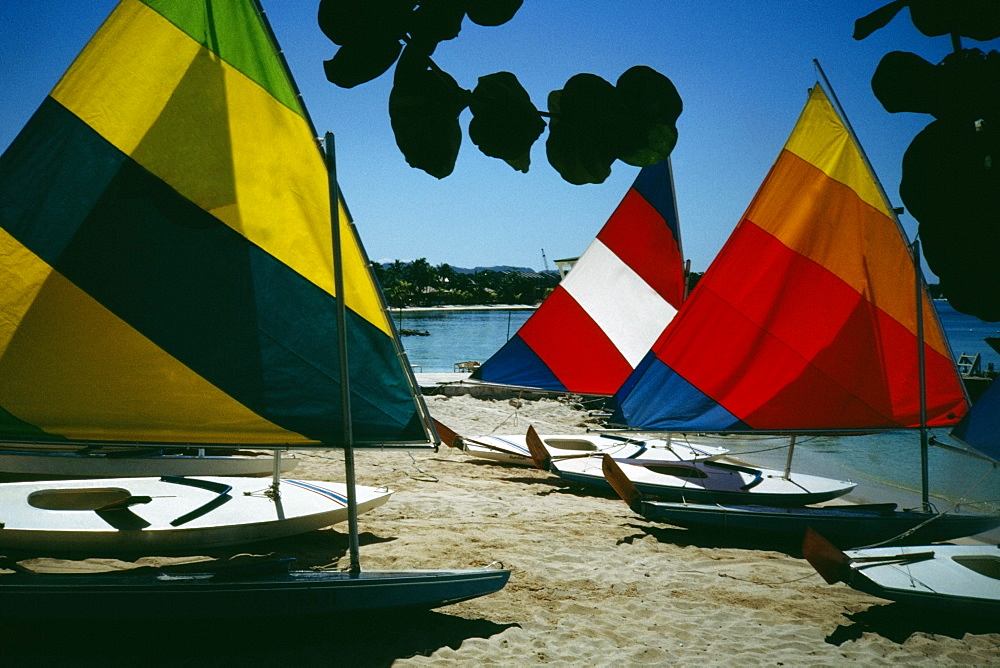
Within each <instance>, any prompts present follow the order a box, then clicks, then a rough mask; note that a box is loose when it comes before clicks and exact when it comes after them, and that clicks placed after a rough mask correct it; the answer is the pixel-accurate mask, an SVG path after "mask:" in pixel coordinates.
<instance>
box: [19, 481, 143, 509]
mask: <svg viewBox="0 0 1000 668" xmlns="http://www.w3.org/2000/svg"><path fill="white" fill-rule="evenodd" d="M132 498H135V497H133V496H132V494H131V492H129V491H128V490H127V489H122V488H121V487H80V488H77V489H40V490H38V491H37V492H32V493H31V494H29V495H28V504H29V505H30V506H32V507H34V508H41V509H42V510H100V509H102V508H106V507H109V506H115V505H118V504H122V503H125V502H127V501H128V500H129V499H132ZM145 498H146V500H147V501H146V502H148V501H149V497H145Z"/></svg>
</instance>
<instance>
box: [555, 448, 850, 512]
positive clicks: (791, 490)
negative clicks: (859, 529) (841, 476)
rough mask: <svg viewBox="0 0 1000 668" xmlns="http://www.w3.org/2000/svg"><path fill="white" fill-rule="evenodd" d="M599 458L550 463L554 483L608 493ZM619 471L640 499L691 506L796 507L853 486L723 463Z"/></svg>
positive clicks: (636, 465) (631, 466) (627, 463)
mask: <svg viewBox="0 0 1000 668" xmlns="http://www.w3.org/2000/svg"><path fill="white" fill-rule="evenodd" d="M605 458H606V456H604V457H588V458H583V459H573V460H566V461H562V462H555V461H553V462H552V463H551V464H550V470H551V471H552V472H553V473H556V474H557V475H558V476H559V477H561V478H564V479H566V480H571V481H573V482H576V483H581V484H584V485H590V486H597V487H601V488H604V489H611V488H612V485H611V483H609V482H608V480H607V478H606V476H605V473H604V460H605ZM614 461H615V462H616V463H617V464H618V465H619V470H620V471H622V474H623V475H624V476H625V477H627V478H628V479H629V480H630V481H631V483H632V484H633V485H634V486H635V487H636V489H638V490H639V492H640V493H642V494H645V495H648V496H651V497H655V498H658V499H663V500H671V501H691V502H697V503H756V504H760V505H768V506H802V505H806V504H809V503H821V502H823V501H829V500H830V499H835V498H837V497H838V496H843V495H844V494H847V493H848V492H850V491H851V490H852V489H854V487H855V484H854V483H852V482H849V481H843V480H833V479H831V478H822V477H819V476H810V475H804V474H801V473H793V474H790V475H789V476H788V477H785V476H784V475H783V474H782V472H781V471H777V470H773V469H762V468H756V467H751V466H743V465H738V464H730V463H726V462H718V461H709V462H672V461H655V460H647V459H617V458H616V459H615V460H614Z"/></svg>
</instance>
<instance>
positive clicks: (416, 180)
mask: <svg viewBox="0 0 1000 668" xmlns="http://www.w3.org/2000/svg"><path fill="white" fill-rule="evenodd" d="M262 1H263V4H264V8H265V10H266V11H267V13H268V17H269V19H270V21H271V23H272V25H273V27H274V30H275V32H276V34H277V36H278V39H279V41H280V42H281V45H282V47H283V49H284V51H285V55H286V57H287V59H288V61H289V64H290V66H291V68H292V72H293V74H294V76H295V78H296V80H297V82H298V84H299V87H300V88H301V90H302V93H303V96H304V98H305V101H306V104H307V106H308V108H309V110H310V113H311V115H312V117H313V120H314V122H315V124H316V126H317V129H318V131H319V132H320V133H323V132H325V131H327V130H329V131H332V132H334V133H335V135H336V141H337V157H338V174H339V177H340V180H341V187H342V189H343V192H344V195H345V196H346V198H347V201H348V204H349V205H350V207H351V211H352V213H353V214H354V217H355V219H356V222H357V224H358V227H359V230H360V232H361V235H362V239H363V241H364V243H365V246H366V248H367V250H368V253H369V255H370V256H371V257H372V259H374V260H393V259H401V260H410V259H415V258H420V257H425V258H427V260H428V261H429V262H431V263H432V264H440V263H443V262H447V263H450V264H452V265H455V266H462V267H472V266H477V265H494V264H513V265H519V266H529V267H533V268H536V269H541V268H543V258H542V250H543V249H544V252H545V255H546V256H547V257H548V262H549V267H550V268H554V265H553V263H552V261H553V260H555V259H558V258H563V257H572V256H576V255H578V254H580V253H582V252H583V250H584V249H585V248H586V246H587V244H589V243H590V241H591V239H592V238H593V236H594V235H595V234H596V232H597V231H598V230H599V229H600V227H601V226H602V225H603V224H604V222H605V220H606V219H607V217H608V215H609V214H610V213H611V212H612V211H613V209H614V207H615V206H616V205H617V203H618V202H619V200H620V199H621V197H622V195H623V194H624V193H625V191H626V190H627V189H628V186H629V185H630V184H631V182H632V180H633V179H634V178H635V175H636V173H637V172H638V169H637V168H635V167H631V166H629V165H625V164H623V163H621V162H617V163H615V165H614V167H613V173H612V175H611V177H610V178H608V180H607V181H605V183H603V184H601V185H589V186H573V185H570V184H567V183H565V182H564V181H562V179H561V178H560V177H559V175H558V174H557V173H556V172H555V170H553V169H552V168H551V167H550V166H549V164H548V161H547V160H546V158H545V152H544V145H543V142H542V141H539V142H538V143H536V145H535V147H534V149H533V151H532V166H531V170H530V171H529V173H528V174H521V173H519V172H515V171H514V170H512V169H511V168H510V167H508V166H507V165H506V164H505V163H503V162H501V161H499V160H495V159H492V158H487V157H486V156H484V155H482V154H481V153H480V152H479V151H478V149H477V148H476V147H475V146H474V145H472V143H471V142H470V141H469V139H468V136H467V135H466V137H465V139H464V141H463V146H462V151H461V153H460V155H459V159H458V164H457V167H456V169H455V172H454V173H453V174H452V175H451V176H449V177H447V178H445V179H443V180H438V179H435V178H434V177H431V176H429V175H427V174H425V173H424V172H422V171H419V170H415V169H413V168H411V167H409V166H408V165H407V164H406V162H405V160H404V158H403V156H402V154H401V153H399V151H398V149H397V148H396V145H395V141H394V139H393V136H392V131H391V129H390V127H389V118H388V113H387V104H388V92H389V85H390V76H389V75H383V77H382V78H380V79H377V80H375V81H373V82H371V83H368V84H364V85H362V86H358V87H356V88H354V89H348V90H345V89H340V88H337V87H336V86H334V85H332V84H330V83H328V82H327V81H326V79H325V77H324V74H323V60H325V59H327V58H330V57H331V56H332V55H333V53H334V52H335V49H336V47H335V46H334V45H333V44H331V43H330V42H329V41H328V40H327V39H326V37H325V36H324V35H323V34H322V33H321V32H320V30H319V28H318V27H317V26H316V20H315V16H316V9H317V7H318V5H319V0H282V1H281V2H277V0H271V1H268V0H262ZM885 2H886V0H870V1H869V0H836V1H835V2H829V1H825V2H824V1H817V0H769V1H767V2H759V3H750V2H746V0H717V1H715V2H708V1H702V2H694V1H692V0H575V1H574V2H567V1H566V0H525V3H524V6H523V7H522V8H521V10H520V11H519V12H518V14H517V15H516V16H515V17H514V19H513V20H512V21H511V22H509V23H508V24H506V25H504V26H501V27H498V28H480V27H478V26H474V25H472V24H471V23H469V22H468V21H466V23H465V25H464V28H463V31H462V33H461V34H460V35H459V37H458V38H457V39H455V40H452V41H450V42H445V43H442V44H441V45H440V46H439V47H438V50H437V53H436V54H435V58H436V60H437V62H438V63H439V65H440V66H441V67H442V68H443V69H445V70H446V71H448V72H449V73H451V74H452V75H453V76H454V77H455V78H456V80H457V81H458V83H459V84H460V85H462V86H463V87H465V88H472V87H474V86H475V84H476V79H477V77H479V76H482V75H485V74H490V73H493V72H497V71H503V70H506V71H511V72H513V73H514V74H516V75H517V76H518V78H519V79H520V81H521V82H522V84H523V85H524V87H525V88H526V89H527V91H528V92H529V93H530V94H531V96H532V100H533V101H534V102H535V104H536V106H539V107H540V108H544V106H545V101H546V98H547V95H548V93H549V91H551V90H553V89H557V88H561V87H562V86H563V84H564V83H565V82H566V80H567V79H568V78H569V77H570V76H572V75H573V74H576V73H579V72H590V73H594V74H597V75H600V76H602V77H604V78H605V79H607V80H609V81H611V82H614V81H615V80H616V79H617V78H618V76H619V75H621V73H622V72H624V71H625V70H626V69H628V68H629V67H631V66H633V65H648V66H650V67H652V68H654V69H656V70H658V71H659V72H661V73H663V74H665V75H666V76H668V77H670V78H671V80H672V81H673V82H674V84H675V85H676V87H677V89H678V91H679V92H680V95H681V97H682V98H683V100H684V112H683V113H682V114H681V117H680V119H679V120H678V128H679V133H680V138H679V141H678V144H677V148H676V149H675V151H674V154H673V165H674V178H675V181H676V189H677V200H678V207H679V211H680V222H681V228H682V237H683V245H684V251H685V255H686V256H687V257H689V258H690V259H691V261H692V268H693V269H694V270H695V271H704V270H705V269H706V268H707V266H708V264H709V263H710V262H711V259H712V258H713V257H714V255H715V253H716V252H718V250H719V248H720V247H721V246H722V244H723V243H724V242H725V240H726V238H727V237H728V235H729V233H730V232H731V231H732V229H733V227H734V225H735V224H736V223H737V221H738V220H739V218H740V216H741V215H742V213H743V211H744V210H745V209H746V207H747V205H748V204H749V202H750V199H751V198H752V196H753V194H754V192H755V191H756V189H757V187H758V186H759V184H760V182H761V180H762V179H763V178H764V176H765V174H766V173H767V170H768V168H769V167H770V165H771V163H772V162H773V161H774V159H775V157H776V156H777V154H778V151H779V150H780V149H781V147H782V145H783V144H784V142H785V140H786V139H787V137H788V134H789V132H790V131H791V129H792V126H793V125H794V123H795V120H796V119H797V118H798V114H799V112H800V111H801V109H802V106H803V104H804V103H805V100H806V91H807V89H808V88H809V87H810V86H811V85H812V84H813V83H814V82H815V81H816V79H817V75H816V72H815V69H814V67H813V63H812V60H813V58H817V59H819V61H820V62H821V64H822V65H823V68H824V70H825V71H826V74H827V76H828V78H829V79H830V82H831V83H832V85H833V88H834V91H835V93H836V94H837V96H838V98H839V99H840V102H841V104H842V105H843V107H844V109H845V111H846V113H847V115H848V117H849V120H850V122H851V124H852V125H853V127H854V129H855V131H856V132H857V134H858V136H859V138H860V140H861V142H862V144H863V146H864V147H865V150H866V151H867V153H868V155H869V158H870V159H871V162H872V164H873V165H874V167H875V170H876V172H877V173H878V174H879V177H880V179H881V180H882V183H883V185H884V187H885V190H886V191H887V192H888V194H889V197H890V199H892V200H893V203H894V204H895V205H901V202H900V201H899V197H898V185H899V171H900V168H899V165H900V162H901V159H902V155H903V152H904V150H905V149H906V146H907V145H908V144H909V142H910V140H911V139H912V138H913V136H914V135H915V134H916V133H917V132H919V131H920V129H922V128H923V127H924V126H925V125H926V124H927V123H928V122H929V121H930V117H928V116H924V115H920V114H889V113H887V112H886V111H884V110H883V109H882V107H881V105H880V104H879V103H878V101H877V100H876V99H875V97H874V95H873V94H872V92H871V87H870V83H869V82H870V79H871V75H872V73H873V72H874V70H875V67H876V65H877V64H878V61H879V60H880V59H881V57H882V55H884V54H885V53H887V52H889V51H893V50H905V51H914V52H916V53H918V54H920V55H922V56H923V57H924V58H926V59H928V60H930V61H932V62H937V61H939V60H940V59H941V58H942V57H943V56H944V55H945V54H946V53H947V52H948V50H949V48H950V44H949V41H948V39H947V38H944V37H939V38H933V39H931V38H927V37H924V36H923V35H921V34H920V33H918V32H917V31H916V30H915V29H914V28H913V27H912V25H911V24H910V22H909V16H908V13H906V12H904V13H902V14H901V15H900V16H897V18H896V19H895V20H894V21H893V22H892V23H891V24H890V26H888V27H887V28H885V29H883V30H881V31H879V32H877V33H875V34H874V35H872V36H871V37H869V38H868V39H866V40H863V41H861V42H856V41H854V40H853V39H852V37H851V34H852V31H853V25H854V20H855V19H856V18H858V17H860V16H863V15H865V14H867V13H868V12H870V11H872V10H873V9H875V8H877V7H879V6H881V5H883V4H885ZM115 4H116V1H115V0H88V1H87V2H79V0H44V1H41V2H40V1H38V0H4V1H3V2H0V26H2V27H3V32H4V38H3V39H2V40H0V89H2V90H3V98H2V101H0V149H3V148H6V147H7V145H8V144H9V143H10V142H11V141H12V140H13V138H14V136H15V135H16V134H17V132H18V131H19V130H20V128H21V126H22V125H23V124H24V123H25V121H26V120H27V119H28V118H29V116H30V115H31V114H32V113H33V112H34V110H35V109H36V108H37V106H38V105H39V103H40V102H41V101H42V99H43V98H44V97H45V95H47V94H48V92H49V91H50V90H51V89H52V87H53V86H54V85H55V83H56V81H57V80H58V79H59V77H60V76H61V75H62V73H63V72H64V71H65V69H66V68H67V67H68V66H69V64H70V63H71V62H72V59H73V58H74V57H75V55H76V54H77V53H78V52H79V50H80V49H81V48H82V47H83V45H84V44H85V43H86V41H87V40H88V39H89V38H90V36H91V35H92V34H93V33H94V32H95V31H96V30H97V28H98V27H99V26H100V24H101V22H102V21H103V20H104V18H105V17H106V16H107V15H108V14H109V13H110V11H111V10H112V9H113V7H114V6H115ZM968 44H969V45H970V46H978V47H979V48H983V49H984V50H985V49H990V48H994V49H995V48H998V46H1000V44H998V43H997V41H994V42H988V43H977V42H971V41H969V42H968ZM462 118H463V121H464V123H465V124H467V123H468V118H469V116H468V112H465V114H464V115H463V117H462ZM544 136H546V135H543V139H544ZM903 223H904V226H905V227H906V228H907V231H908V232H909V233H910V235H911V236H912V234H913V233H914V232H915V229H916V224H915V221H913V219H912V218H910V217H909V216H904V217H903ZM931 278H932V279H933V277H931Z"/></svg>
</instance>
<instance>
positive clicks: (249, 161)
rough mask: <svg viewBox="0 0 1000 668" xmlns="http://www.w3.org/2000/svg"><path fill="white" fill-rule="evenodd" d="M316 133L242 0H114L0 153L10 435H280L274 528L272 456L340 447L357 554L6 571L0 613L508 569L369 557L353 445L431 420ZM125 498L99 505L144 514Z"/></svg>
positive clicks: (147, 438)
mask: <svg viewBox="0 0 1000 668" xmlns="http://www.w3.org/2000/svg"><path fill="white" fill-rule="evenodd" d="M137 73H139V74H140V75H139V76H137ZM324 146H325V151H324V150H322V149H321V148H320V147H319V146H318V145H317V134H316V132H315V130H314V128H313V125H312V122H311V120H310V119H309V117H308V114H307V113H306V110H305V107H304V105H303V103H302V100H301V96H300V95H299V94H298V91H297V88H296V86H295V84H294V80H293V78H292V77H291V74H290V72H289V70H288V67H287V64H286V63H285V62H284V59H283V57H282V56H281V52H280V50H279V48H278V46H277V42H276V40H275V38H274V35H273V33H272V31H271V29H270V26H269V24H268V22H267V20H266V18H265V16H264V13H263V11H262V9H261V8H260V6H259V5H258V4H257V2H255V0H238V1H235V2H234V1H227V2H220V1H216V0H203V1H200V2H197V3H191V2H184V1H182V0H122V2H121V3H120V4H119V5H118V7H117V8H116V9H115V11H114V12H113V13H112V14H111V16H110V17H109V18H108V20H107V21H106V22H105V23H104V25H103V26H102V27H101V28H100V30H98V32H97V33H96V34H95V36H94V37H93V38H92V40H91V41H90V43H89V44H88V45H87V47H86V48H85V49H84V50H83V51H82V52H81V54H80V55H79V56H78V57H77V59H76V60H75V61H74V63H73V65H72V66H71V67H70V69H69V70H68V71H67V73H66V74H65V75H64V77H63V78H62V80H61V81H60V82H59V84H57V86H56V88H55V89H54V90H53V92H52V93H51V94H50V96H49V97H48V98H46V100H45V101H44V102H43V103H42V105H41V107H40V108H39V110H38V111H37V112H36V114H35V115H34V116H33V117H32V118H31V119H30V120H29V122H28V123H27V125H26V126H25V128H24V129H23V130H22V132H21V133H20V134H19V135H18V137H17V138H16V139H15V140H14V142H13V143H12V144H11V146H10V148H8V150H7V151H6V152H5V153H4V155H3V156H2V158H0V257H3V258H4V261H3V262H2V263H0V274H2V276H0V277H2V279H3V280H0V302H2V303H3V306H4V312H5V317H4V318H3V319H0V435H2V436H3V437H4V438H5V439H6V440H8V441H10V442H22V441H24V440H26V439H27V440H30V441H32V442H48V443H52V444H53V445H58V446H62V445H65V444H67V443H73V444H93V445H95V446H98V445H99V446H105V445H115V446H129V445H141V446H159V445H170V446H178V445H182V446H184V447H192V446H193V447H204V448H206V449H211V448H226V449H232V448H234V447H239V448H246V447H250V448H255V449H256V448H264V449H269V450H273V451H274V452H275V457H276V460H275V461H276V463H275V465H274V471H275V473H274V479H273V481H272V485H271V487H270V489H269V490H267V494H265V495H264V498H266V499H267V500H266V501H261V503H262V504H268V505H269V506H270V510H269V511H268V513H269V514H270V515H272V516H273V517H275V518H276V519H277V521H276V522H274V524H275V525H276V526H281V525H282V524H281V522H282V520H285V519H286V518H285V516H284V506H283V504H284V501H283V499H284V498H285V496H286V493H289V492H288V488H289V486H297V485H298V484H299V483H292V482H291V481H287V480H282V479H280V477H279V476H280V461H279V460H278V459H277V458H278V457H279V454H280V452H281V451H284V450H287V449H289V448H292V449H296V448H316V449H329V448H342V449H343V450H344V453H345V474H346V476H345V477H346V480H345V484H344V489H345V495H346V497H347V521H348V531H349V537H350V556H351V568H350V570H348V571H317V572H312V571H310V572H308V573H302V572H297V571H290V570H289V564H288V563H287V562H280V563H276V564H265V565H262V566H260V567H255V568H251V569H249V570H239V571H237V572H233V571H228V572H221V571H220V572H219V573H214V574H212V573H208V574H203V575H201V576H198V577H195V578H191V577H188V576H183V577H180V576H178V577H174V576H172V575H170V574H168V573H154V574H142V573H136V574H128V575H123V576H121V577H117V578H96V579H89V578H87V577H83V576H81V577H76V576H75V575H66V576H51V577H49V576H47V577H36V576H35V575H33V574H27V573H20V572H18V573H5V574H2V575H0V610H2V611H3V614H4V615H7V616H17V617H18V618H20V619H30V618H46V617H51V616H54V615H63V616H74V615H75V616H79V617H85V616H87V617H89V616H90V614H91V613H92V611H93V609H95V608H96V607H99V608H100V609H101V611H102V614H105V613H107V612H109V611H111V610H124V611H127V613H128V614H129V615H130V616H137V615H145V616H148V617H164V616H171V615H173V616H177V617H185V618H191V616H199V615H201V616H210V615H213V614H215V612H214V611H216V610H218V609H219V607H220V606H223V607H225V608H226V609H227V610H231V611H237V614H254V613H261V612H263V613H265V614H270V615H274V614H300V613H314V612H344V611H351V610H356V609H380V608H381V609H385V608H394V607H409V606H417V607H435V606H437V605H443V604H446V603H448V602H453V601H456V600H463V599H465V598H469V597H473V596H481V595H484V594H487V593H490V592H493V591H496V590H498V589H500V588H502V587H503V586H504V585H505V584H506V582H507V579H508V578H509V576H510V571H509V570H504V569H490V568H483V569H471V570H457V571H448V570H445V571H430V572H429V571H391V572H377V571H376V572H371V571H362V570H361V568H360V563H359V555H358V552H359V549H358V524H357V513H358V510H359V499H360V498H361V497H362V494H361V490H359V488H358V487H357V486H356V483H355V479H354V478H355V476H354V458H353V448H354V447H355V446H356V445H366V446H367V445H371V446H375V445H377V446H392V445H403V446H408V447H410V446H416V445H421V444H422V445H423V446H424V447H428V446H430V445H432V444H433V443H434V442H435V441H436V436H435V434H434V430H433V427H432V426H431V424H430V421H429V416H428V415H427V410H426V407H425V406H424V404H423V401H422V398H421V397H420V394H419V391H418V389H417V388H416V383H415V382H414V379H413V376H412V373H411V372H410V369H409V366H408V364H406V360H405V355H403V354H402V351H401V346H400V345H399V341H398V338H397V336H396V332H395V330H394V328H393V325H392V321H391V319H390V318H389V317H388V315H387V313H386V309H385V305H384V302H383V300H382V297H381V293H380V291H379V289H378V285H377V283H376V282H375V280H374V277H373V275H372V273H371V269H370V266H369V264H368V262H367V258H366V256H365V253H364V249H363V247H362V246H361V243H360V240H359V238H358V237H357V234H356V230H355V228H354V226H353V224H352V221H351V219H350V217H349V215H348V213H347V209H346V206H345V205H344V202H343V200H342V199H341V197H340V193H339V188H338V187H337V180H336V170H335V165H334V159H333V155H334V152H333V138H332V135H330V134H327V136H326V140H325V142H324ZM187 480H189V481H190V479H187ZM236 480H240V479H235V478H234V479H233V481H229V480H225V479H217V480H213V481H210V482H213V483H220V484H225V485H232V486H233V488H234V489H236V488H238V487H237V485H238V484H243V483H242V482H241V483H237V482H235V481H236ZM299 482H300V483H301V482H302V481H299ZM305 483H306V484H310V483H314V484H316V485H317V486H321V485H323V484H325V483H323V481H305ZM71 484H73V485H76V486H77V487H79V486H80V485H82V484H83V483H81V482H80V481H74V482H72V483H71ZM101 486H102V488H107V487H112V486H113V483H108V482H107V481H102V482H101ZM47 489H49V490H51V489H54V488H53V487H47ZM116 494H119V493H116ZM48 496H49V498H52V499H61V500H65V498H66V496H65V495H62V494H59V493H56V492H51V491H50V492H49V493H48ZM111 496H114V494H112V495H111ZM131 496H132V495H131V494H130V495H129V496H124V498H121V499H117V500H116V499H112V500H111V504H112V507H111V508H103V509H102V508H100V507H99V508H97V509H94V511H93V514H97V513H98V511H99V510H121V509H122V507H124V509H125V510H129V511H131V512H133V513H134V514H136V515H140V511H139V510H138V509H137V508H136V504H134V503H133V502H134V501H135V499H131V498H130V497H131ZM29 498H30V495H29ZM226 505H228V504H227V503H216V504H212V503H209V504H206V506H207V507H205V506H203V507H202V508H201V510H202V511H204V512H201V514H200V515H199V518H210V517H211V516H212V515H213V514H216V513H219V512H220V511H221V510H222V509H223V508H225V507H226ZM50 512H51V515H49V517H51V518H53V521H54V518H56V517H57V516H58V515H59V514H60V513H62V512H73V511H62V510H60V509H53V510H51V511H50ZM105 514H107V513H105ZM121 516H123V513H119V514H118V517H121ZM125 516H127V515H125ZM2 521H3V518H0V522H2ZM45 521H46V520H39V523H42V522H45ZM199 521H201V520H200V519H199ZM151 524H152V523H151ZM34 528H35V529H39V528H42V527H39V526H36V527H34ZM176 530H177V531H186V529H184V528H183V527H177V528H176ZM3 531H5V529H4V528H0V533H2V532H3ZM132 531H138V532H142V531H143V529H142V528H141V527H132V528H128V529H123V532H132ZM130 540H131V539H130ZM190 544H191V543H189V545H190ZM137 600H141V602H142V603H141V605H131V604H132V603H134V602H135V601H137ZM54 601H58V602H59V604H58V605H55V604H54ZM64 604H67V605H64Z"/></svg>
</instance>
